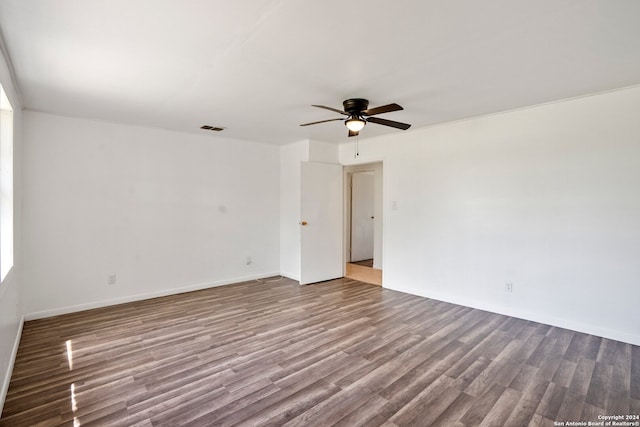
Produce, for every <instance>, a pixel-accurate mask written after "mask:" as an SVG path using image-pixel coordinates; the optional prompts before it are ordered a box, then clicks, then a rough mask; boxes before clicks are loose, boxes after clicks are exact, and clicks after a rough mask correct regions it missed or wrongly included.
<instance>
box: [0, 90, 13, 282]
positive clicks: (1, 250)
mask: <svg viewBox="0 0 640 427" xmlns="http://www.w3.org/2000/svg"><path fill="white" fill-rule="evenodd" d="M11 267H13V108H12V107H11V103H10V102H9V99H8V98H7V94H6V93H5V92H4V89H3V88H2V85H0V281H4V278H5V277H6V276H7V273H9V270H11Z"/></svg>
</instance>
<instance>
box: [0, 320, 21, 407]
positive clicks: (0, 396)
mask: <svg viewBox="0 0 640 427" xmlns="http://www.w3.org/2000/svg"><path fill="white" fill-rule="evenodd" d="M24 320H25V318H24V316H22V318H21V319H20V324H19V325H18V331H17V333H16V337H15V339H14V340H13V349H12V350H11V359H9V366H7V371H6V372H5V374H4V378H3V379H2V389H1V390H0V414H1V413H2V409H3V408H4V401H5V399H6V398H7V392H8V391H9V383H10V382H11V374H12V373H13V365H14V364H15V363H16V356H17V355H18V346H20V338H21V337H22V327H23V326H24Z"/></svg>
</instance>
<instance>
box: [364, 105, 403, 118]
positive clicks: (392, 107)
mask: <svg viewBox="0 0 640 427" xmlns="http://www.w3.org/2000/svg"><path fill="white" fill-rule="evenodd" d="M400 110H404V108H402V107H401V106H399V105H398V104H388V105H383V106H381V107H376V108H370V109H368V110H364V111H363V112H362V113H363V114H365V115H367V116H375V115H376V114H382V113H390V112H391V111H400Z"/></svg>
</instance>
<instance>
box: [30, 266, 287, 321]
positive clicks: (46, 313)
mask: <svg viewBox="0 0 640 427" xmlns="http://www.w3.org/2000/svg"><path fill="white" fill-rule="evenodd" d="M279 275H280V273H279V272H271V273H262V274H256V275H251V276H243V277H235V278H233V279H226V280H220V281H216V282H211V283H199V284H195V285H188V286H182V287H178V288H171V289H163V290H161V291H155V292H149V293H146V294H136V295H128V296H124V297H120V298H113V299H109V300H102V301H93V302H90V303H86V304H78V305H72V306H67V307H59V308H54V309H50V310H43V311H37V312H34V313H28V314H26V315H25V316H24V320H36V319H43V318H46V317H52V316H59V315H61V314H68V313H75V312H78V311H84V310H92V309H94V308H101V307H108V306H111V305H117V304H124V303H127V302H133V301H142V300H145V299H151V298H158V297H165V296H168V295H175V294H181V293H184V292H192V291H199V290H202V289H208V288H214V287H217V286H225V285H233V284H235V283H241V282H247V281H249V280H257V279H264V278H266V277H272V276H279Z"/></svg>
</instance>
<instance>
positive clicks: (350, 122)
mask: <svg viewBox="0 0 640 427" xmlns="http://www.w3.org/2000/svg"><path fill="white" fill-rule="evenodd" d="M344 124H345V126H347V127H348V128H349V130H350V131H353V132H360V131H361V130H362V128H363V127H364V125H366V124H367V122H365V121H364V119H362V118H360V117H357V116H351V117H349V118H348V119H347V120H346V121H345V122H344Z"/></svg>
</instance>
